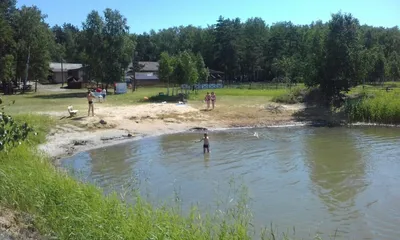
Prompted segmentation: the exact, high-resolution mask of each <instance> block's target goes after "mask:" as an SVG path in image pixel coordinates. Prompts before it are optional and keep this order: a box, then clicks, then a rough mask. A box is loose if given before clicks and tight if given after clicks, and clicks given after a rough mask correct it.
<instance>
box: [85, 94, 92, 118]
mask: <svg viewBox="0 0 400 240" xmlns="http://www.w3.org/2000/svg"><path fill="white" fill-rule="evenodd" d="M86 97H87V100H88V103H89V110H88V116H90V110H92V116H94V106H93V98H94V96H93V94H92V93H91V92H90V90H88V92H87V96H86Z"/></svg>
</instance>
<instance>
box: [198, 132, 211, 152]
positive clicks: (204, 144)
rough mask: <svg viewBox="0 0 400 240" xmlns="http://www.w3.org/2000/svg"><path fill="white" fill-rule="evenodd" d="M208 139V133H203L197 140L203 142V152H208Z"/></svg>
mask: <svg viewBox="0 0 400 240" xmlns="http://www.w3.org/2000/svg"><path fill="white" fill-rule="evenodd" d="M209 140H210V139H209V138H208V134H207V133H204V137H203V138H202V139H201V140H200V141H199V142H203V153H206V150H207V152H208V153H209V152H210V141H209Z"/></svg>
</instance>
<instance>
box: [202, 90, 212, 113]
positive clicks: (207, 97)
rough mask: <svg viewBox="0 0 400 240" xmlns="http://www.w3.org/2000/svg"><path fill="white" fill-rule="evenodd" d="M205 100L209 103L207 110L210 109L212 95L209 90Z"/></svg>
mask: <svg viewBox="0 0 400 240" xmlns="http://www.w3.org/2000/svg"><path fill="white" fill-rule="evenodd" d="M204 101H206V103H207V110H208V109H210V101H211V96H210V93H209V92H207V94H206V96H205V98H204Z"/></svg>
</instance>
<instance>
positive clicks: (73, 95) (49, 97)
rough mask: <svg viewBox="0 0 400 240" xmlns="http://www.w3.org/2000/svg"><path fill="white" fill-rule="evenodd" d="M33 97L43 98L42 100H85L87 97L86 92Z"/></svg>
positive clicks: (36, 96)
mask: <svg viewBox="0 0 400 240" xmlns="http://www.w3.org/2000/svg"><path fill="white" fill-rule="evenodd" d="M32 97H33V98H41V99H63V98H84V97H86V92H81V93H80V92H78V93H56V94H46V95H35V96H32Z"/></svg>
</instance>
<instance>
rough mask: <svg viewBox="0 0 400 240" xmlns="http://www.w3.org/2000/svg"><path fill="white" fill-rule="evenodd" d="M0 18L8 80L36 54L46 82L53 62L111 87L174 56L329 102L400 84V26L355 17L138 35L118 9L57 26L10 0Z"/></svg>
mask: <svg viewBox="0 0 400 240" xmlns="http://www.w3.org/2000/svg"><path fill="white" fill-rule="evenodd" d="M0 12H1V14H0V16H1V17H0V79H1V81H2V82H7V81H13V80H16V79H21V78H22V79H24V78H25V77H26V74H27V73H26V67H25V66H26V62H27V58H28V56H29V70H28V78H29V79H38V80H40V81H45V80H46V77H47V74H48V65H49V62H50V61H54V62H60V61H61V59H62V60H63V61H64V62H71V63H82V64H85V65H88V66H90V68H89V75H90V77H91V78H92V79H96V80H97V81H101V82H107V81H110V79H123V77H124V76H123V75H124V71H122V69H127V68H128V65H129V64H130V63H131V62H134V61H159V60H160V58H163V61H162V62H168V61H167V60H166V59H165V58H166V57H167V56H183V57H185V56H191V58H193V59H194V58H196V59H203V61H204V66H205V67H206V68H209V69H213V70H217V71H223V72H225V81H227V82H233V81H235V82H254V81H260V82H277V81H279V82H287V83H290V84H291V83H299V82H301V83H305V84H306V86H319V87H320V89H321V90H323V91H324V92H325V93H326V95H327V97H328V98H331V97H333V96H336V95H338V94H339V92H340V91H343V90H344V91H346V90H348V89H349V88H350V87H352V86H356V85H358V84H360V83H364V82H383V81H388V80H390V81H398V80H399V79H400V56H399V54H400V31H399V28H398V27H397V26H395V27H392V28H383V27H373V26H367V25H360V23H359V21H358V19H357V18H355V17H354V16H352V15H351V14H347V13H341V12H338V13H335V14H332V16H331V19H330V21H328V22H322V21H316V22H312V23H310V24H308V25H296V24H294V23H292V22H290V21H282V22H278V23H274V24H270V25H269V24H268V23H266V22H265V21H264V20H263V19H261V18H258V17H254V18H250V19H247V20H244V21H243V20H241V19H239V18H234V19H229V18H224V17H222V16H221V17H219V18H218V19H217V21H216V23H214V24H212V25H208V26H207V27H205V28H201V27H195V26H191V25H189V26H176V27H170V28H168V29H162V30H159V31H154V30H150V31H149V32H147V33H143V34H132V33H130V32H129V28H128V25H127V19H126V17H125V16H122V15H121V14H120V13H119V11H118V10H111V9H106V10H104V11H103V12H102V13H99V12H97V11H91V12H90V13H89V14H88V16H87V18H86V19H85V20H84V23H83V25H82V26H74V25H72V24H69V23H65V24H63V25H62V26H59V25H56V26H49V25H48V24H47V23H46V15H45V14H44V13H42V12H41V10H40V9H38V8H37V7H35V6H31V7H28V6H23V7H21V8H17V7H16V1H15V0H6V1H2V2H1V4H0ZM162 53H164V54H162ZM194 56H196V57H194ZM133 58H135V59H133ZM186 58H187V57H186ZM187 59H189V58H187ZM196 64H197V63H196ZM196 64H195V63H193V64H191V65H193V67H195V65H196ZM186 65H187V66H189V65H190V64H189V65H188V64H186ZM197 65H203V63H198V64H197ZM182 66H183V65H182ZM160 68H163V70H162V71H164V72H165V70H168V66H167V67H164V66H160ZM186 71H188V70H186ZM164 72H163V73H164ZM189 72H190V71H189ZM175 75H176V74H175ZM197 75H199V74H197ZM184 76H187V78H188V79H181V78H180V79H174V74H172V73H171V74H167V78H166V79H167V80H165V81H168V82H171V83H172V82H174V81H176V83H178V82H179V83H181V82H188V83H190V82H193V81H191V80H190V79H191V78H192V74H186V75H184ZM205 76H206V75H204V74H203V73H202V77H200V78H201V79H202V78H204V77H205ZM200 78H199V79H200Z"/></svg>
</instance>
